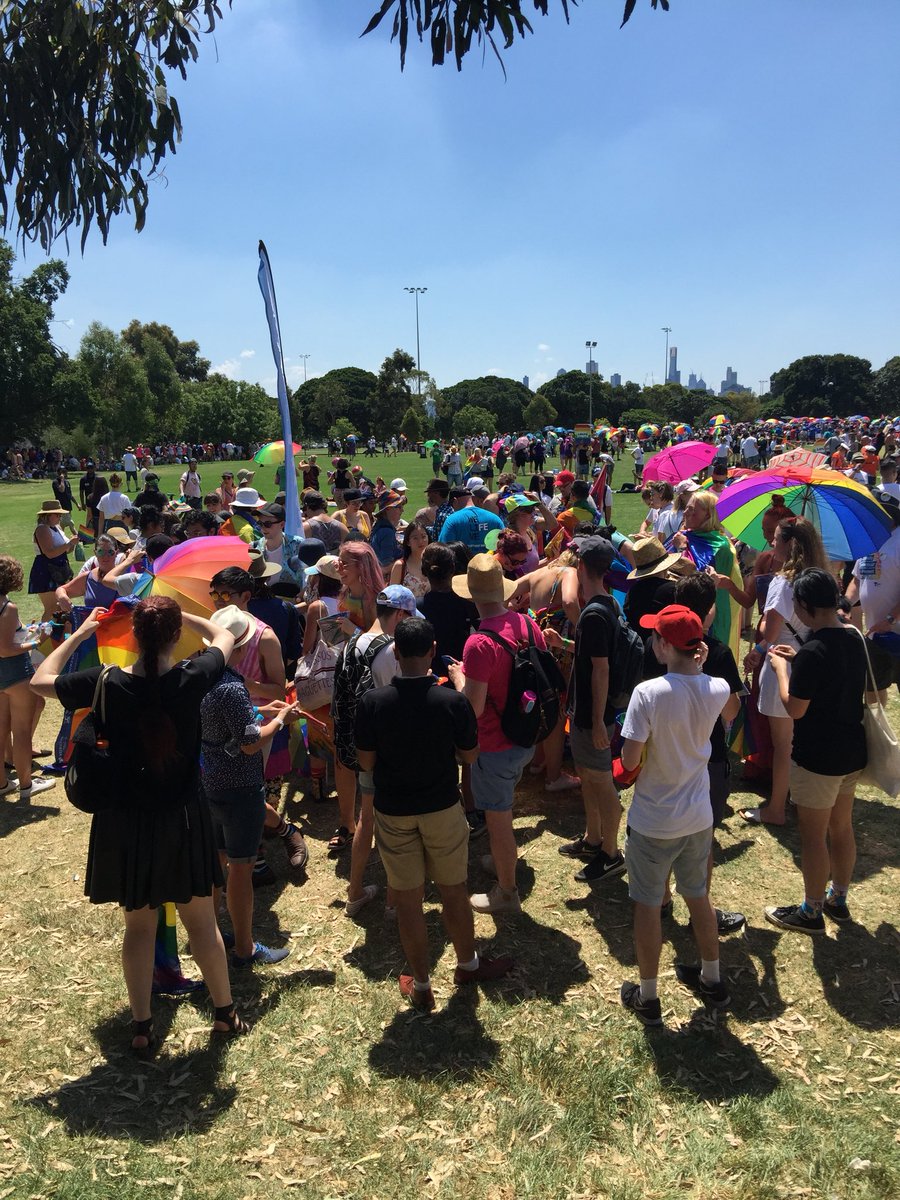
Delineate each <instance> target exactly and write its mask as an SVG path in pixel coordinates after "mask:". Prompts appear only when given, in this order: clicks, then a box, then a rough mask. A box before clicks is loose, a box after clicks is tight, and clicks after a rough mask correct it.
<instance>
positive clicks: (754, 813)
mask: <svg viewBox="0 0 900 1200" xmlns="http://www.w3.org/2000/svg"><path fill="white" fill-rule="evenodd" d="M766 807H767V806H766V805H761V806H760V807H759V808H739V809H738V816H739V817H740V818H741V820H742V821H746V823H747V824H748V825H774V826H775V827H776V828H780V827H781V826H782V825H785V824H786V823H787V822H786V821H767V820H766V819H765V817H764V816H763V813H764V812H765V811H766Z"/></svg>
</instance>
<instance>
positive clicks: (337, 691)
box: [328, 583, 422, 917]
mask: <svg viewBox="0 0 900 1200" xmlns="http://www.w3.org/2000/svg"><path fill="white" fill-rule="evenodd" d="M421 615H422V614H421V613H420V612H419V610H418V609H417V608H416V598H415V596H414V595H413V594H412V592H411V591H410V590H409V588H405V587H403V586H401V585H400V584H397V583H392V584H390V585H389V586H388V587H386V588H383V589H382V590H381V591H380V592H379V593H378V595H377V596H376V598H375V620H374V622H373V624H372V626H371V627H370V628H369V629H367V630H365V631H359V632H357V633H354V635H353V637H352V638H351V639H350V641H349V642H348V643H347V644H346V646H345V647H344V650H343V653H342V654H341V657H340V658H339V659H338V663H337V666H336V667H335V672H334V695H333V696H332V700H331V715H332V718H333V720H334V747H335V757H336V760H337V762H336V768H337V770H338V771H343V772H355V773H356V774H357V776H358V779H359V791H360V814H359V820H358V821H357V822H356V826H355V828H354V830H353V833H352V834H351V833H350V831H349V829H347V828H346V827H345V826H341V827H340V828H339V829H338V830H337V832H336V833H335V835H334V837H333V838H332V839H331V841H330V842H329V844H328V848H329V850H342V849H343V848H344V847H345V846H346V845H347V843H348V842H349V841H351V839H352V847H351V853H350V883H349V885H348V887H347V903H346V906H345V911H346V914H347V916H348V917H355V916H356V914H357V913H358V912H359V911H360V909H362V908H363V907H364V906H365V905H366V904H368V903H369V901H370V900H373V899H374V898H375V896H376V895H377V894H378V887H377V886H376V885H375V884H374V883H370V884H366V886H365V887H364V886H363V876H364V874H365V870H366V864H367V863H368V861H369V855H370V854H371V853H372V841H373V838H374V836H375V809H374V800H375V785H374V783H373V780H372V774H371V772H370V771H363V770H361V769H360V765H359V760H358V759H357V756H356V710H357V707H358V705H359V701H360V698H361V697H362V696H364V695H365V694H366V692H368V691H371V689H372V688H377V687H387V685H388V684H389V683H390V682H391V680H392V679H393V678H394V675H395V674H396V673H397V659H396V657H395V656H394V652H393V645H394V631H395V630H396V628H397V626H398V625H399V624H400V622H401V621H402V620H403V619H404V618H405V617H420V616H421ZM388 904H389V905H391V895H390V889H388Z"/></svg>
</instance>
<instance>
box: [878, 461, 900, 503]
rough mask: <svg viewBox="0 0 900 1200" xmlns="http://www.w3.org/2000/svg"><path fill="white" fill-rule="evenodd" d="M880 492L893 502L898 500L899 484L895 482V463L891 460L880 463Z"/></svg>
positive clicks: (899, 497)
mask: <svg viewBox="0 0 900 1200" xmlns="http://www.w3.org/2000/svg"><path fill="white" fill-rule="evenodd" d="M881 490H882V491H883V492H885V493H886V494H887V495H888V496H893V497H894V499H895V500H900V483H898V482H897V463H896V462H895V461H894V459H892V458H885V459H882V461H881Z"/></svg>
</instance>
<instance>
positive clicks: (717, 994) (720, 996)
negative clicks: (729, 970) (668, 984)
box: [675, 962, 731, 1008]
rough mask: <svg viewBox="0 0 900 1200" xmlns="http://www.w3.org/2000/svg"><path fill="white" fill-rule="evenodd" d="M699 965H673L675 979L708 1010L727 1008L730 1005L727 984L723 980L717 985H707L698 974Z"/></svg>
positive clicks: (678, 963)
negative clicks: (708, 1008)
mask: <svg viewBox="0 0 900 1200" xmlns="http://www.w3.org/2000/svg"><path fill="white" fill-rule="evenodd" d="M700 970H701V968H700V964H699V963H680V962H677V963H676V964H675V978H676V979H677V980H678V982H679V983H683V984H684V986H685V987H689V988H690V989H691V991H692V992H694V993H695V995H697V996H699V997H700V999H701V1000H702V1001H703V1003H704V1004H706V1005H708V1006H709V1007H710V1008H727V1007H728V1005H729V1004H730V1003H731V996H730V995H729V993H728V984H727V983H726V982H725V980H724V979H722V980H720V981H719V982H718V983H707V982H706V981H705V980H704V979H703V976H702V975H701V974H700Z"/></svg>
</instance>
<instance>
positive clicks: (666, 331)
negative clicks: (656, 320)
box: [662, 325, 672, 383]
mask: <svg viewBox="0 0 900 1200" xmlns="http://www.w3.org/2000/svg"><path fill="white" fill-rule="evenodd" d="M662 331H663V333H664V334H665V335H666V369H665V370H664V371H663V382H664V383H665V382H667V381H668V378H669V334H670V333H671V332H672V326H671V325H663V326H662Z"/></svg>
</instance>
